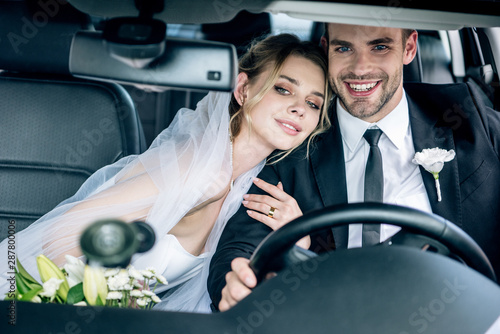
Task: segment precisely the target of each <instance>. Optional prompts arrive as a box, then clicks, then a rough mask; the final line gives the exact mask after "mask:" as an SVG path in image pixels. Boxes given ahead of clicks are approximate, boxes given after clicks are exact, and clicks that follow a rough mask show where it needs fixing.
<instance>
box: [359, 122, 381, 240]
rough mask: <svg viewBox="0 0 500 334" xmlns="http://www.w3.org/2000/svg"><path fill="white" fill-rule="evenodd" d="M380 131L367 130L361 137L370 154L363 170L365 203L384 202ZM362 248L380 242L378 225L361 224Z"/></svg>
mask: <svg viewBox="0 0 500 334" xmlns="http://www.w3.org/2000/svg"><path fill="white" fill-rule="evenodd" d="M382 133H383V132H382V130H380V129H368V130H366V131H365V134H364V135H363V137H364V138H365V140H366V141H367V142H368V144H369V145H370V154H369V155H368V160H367V161H366V169H365V202H380V203H382V202H383V200H384V171H383V168H382V154H381V153H380V149H379V147H378V140H379V139H380V136H381V135H382ZM362 240H363V246H370V245H375V244H378V243H379V242H380V225H378V224H375V225H374V224H363V234H362Z"/></svg>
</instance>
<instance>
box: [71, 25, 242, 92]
mask: <svg viewBox="0 0 500 334" xmlns="http://www.w3.org/2000/svg"><path fill="white" fill-rule="evenodd" d="M237 62H238V61H237V56H236V49H235V47H234V46H233V45H232V44H226V43H219V42H210V41H200V40H188V39H179V38H166V39H165V41H164V43H162V44H161V47H159V46H158V45H140V44H135V45H134V44H133V45H127V44H117V43H113V42H112V41H110V40H109V38H104V37H103V33H102V32H100V31H80V32H77V33H76V34H75V36H74V38H73V41H72V43H71V51H70V59H69V70H70V73H71V74H72V75H74V76H77V77H83V78H91V79H98V80H105V81H113V82H120V83H127V84H132V85H135V86H138V87H141V88H148V87H150V88H151V89H152V90H161V89H163V88H168V87H172V88H182V89H194V90H198V89H199V90H215V91H232V90H233V88H234V85H235V81H236V76H237V71H238V68H237Z"/></svg>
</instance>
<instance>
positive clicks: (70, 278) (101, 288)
mask: <svg viewBox="0 0 500 334" xmlns="http://www.w3.org/2000/svg"><path fill="white" fill-rule="evenodd" d="M36 260H37V266H38V272H39V274H40V278H41V279H42V282H43V283H42V284H40V283H39V282H37V281H36V280H35V279H34V278H33V277H32V276H31V275H30V274H29V273H28V272H27V271H26V270H25V269H24V268H23V266H22V265H21V263H20V262H19V261H18V262H17V268H16V270H15V272H16V293H15V299H16V300H22V301H32V302H36V303H60V304H72V305H97V306H115V307H131V308H142V309H149V308H151V307H153V306H154V304H157V303H159V302H160V298H158V296H157V295H156V294H155V293H154V291H155V289H156V286H157V285H158V283H161V284H168V283H167V281H166V280H165V277H163V276H162V275H160V274H158V273H156V270H155V269H154V268H148V269H146V270H137V269H135V268H134V267H132V266H128V267H127V268H126V269H120V268H116V269H104V268H102V267H94V266H89V265H85V264H84V263H83V262H82V261H81V260H79V259H77V258H75V257H73V256H69V255H66V264H65V265H64V267H63V268H58V267H57V266H56V265H55V264H54V263H53V262H52V261H50V260H49V259H48V258H47V257H46V256H45V255H39V256H38V257H37V259H36ZM153 283H154V286H153V288H152V289H150V286H151V285H153Z"/></svg>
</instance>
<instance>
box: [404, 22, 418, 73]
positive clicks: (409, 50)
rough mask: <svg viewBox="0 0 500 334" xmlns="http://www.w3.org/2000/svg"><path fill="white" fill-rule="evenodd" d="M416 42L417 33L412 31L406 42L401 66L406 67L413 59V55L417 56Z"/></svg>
mask: <svg viewBox="0 0 500 334" xmlns="http://www.w3.org/2000/svg"><path fill="white" fill-rule="evenodd" d="M417 41H418V33H417V31H416V30H413V31H412V33H411V34H410V36H408V39H407V40H406V44H405V50H404V54H403V64H405V65H408V64H409V63H411V62H412V60H413V58H415V55H416V54H417V45H418V44H417Z"/></svg>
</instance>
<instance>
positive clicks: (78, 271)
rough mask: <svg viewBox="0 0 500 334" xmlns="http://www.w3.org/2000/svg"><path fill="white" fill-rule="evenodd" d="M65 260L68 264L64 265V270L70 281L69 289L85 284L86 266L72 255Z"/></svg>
mask: <svg viewBox="0 0 500 334" xmlns="http://www.w3.org/2000/svg"><path fill="white" fill-rule="evenodd" d="M65 258H66V264H65V265H64V270H65V271H66V273H67V274H68V276H67V277H66V279H67V280H68V284H69V287H70V288H72V287H74V286H75V285H77V284H80V283H81V282H83V273H84V271H85V264H84V263H83V262H82V261H81V260H80V259H78V258H76V257H74V256H71V255H66V256H65Z"/></svg>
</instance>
